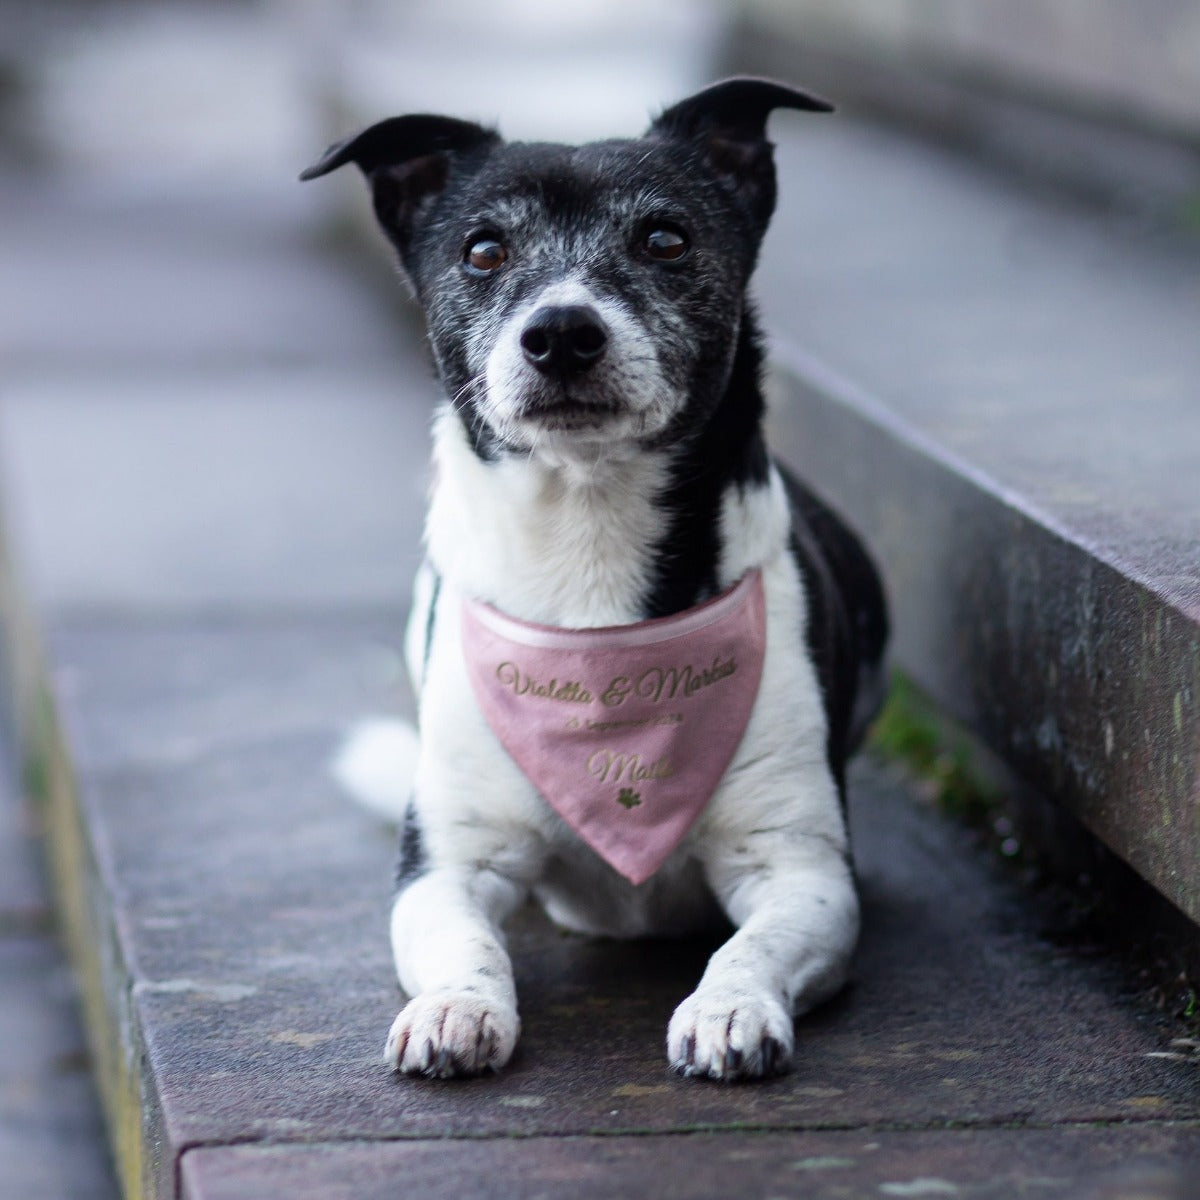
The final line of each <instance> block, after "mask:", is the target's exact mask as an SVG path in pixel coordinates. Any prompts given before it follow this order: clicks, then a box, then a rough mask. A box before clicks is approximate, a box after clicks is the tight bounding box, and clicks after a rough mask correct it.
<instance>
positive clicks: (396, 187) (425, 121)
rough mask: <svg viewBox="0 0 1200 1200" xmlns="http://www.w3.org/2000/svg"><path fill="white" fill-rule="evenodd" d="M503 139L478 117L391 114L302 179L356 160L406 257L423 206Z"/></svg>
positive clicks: (337, 147)
mask: <svg viewBox="0 0 1200 1200" xmlns="http://www.w3.org/2000/svg"><path fill="white" fill-rule="evenodd" d="M499 143H500V135H499V134H498V133H497V132H496V131H495V130H494V129H487V128H485V127H484V126H482V125H476V124H475V123H474V122H473V121H460V120H458V119H457V118H455V117H439V116H433V115H431V114H426V113H414V114H411V115H409V116H406V117H389V118H388V119H387V120H386V121H380V122H379V123H378V124H376V125H372V126H371V127H370V128H369V129H364V130H363V131H362V133H357V134H355V135H354V136H353V137H348V138H346V139H345V140H344V141H341V142H335V143H334V144H333V145H332V146H330V147H329V149H328V150H326V151H325V153H324V154H323V155H322V156H321V157H320V158H319V159H318V160H317V161H316V162H315V163H313V165H312V166H311V167H309V168H308V169H307V170H305V171H302V172H301V174H300V178H301V179H302V180H307V179H316V178H317V177H318V176H320V175H327V174H328V173H329V172H330V171H336V170H337V169H338V167H343V166H345V165H346V164H347V163H354V164H355V166H357V167H358V168H359V170H361V171H362V173H363V174H364V175H365V176H366V177H367V181H368V183H370V185H371V195H372V198H373V200H374V203H375V216H376V218H377V219H378V221H379V224H380V225H381V226H382V227H383V231H384V233H386V234H387V235H388V237H389V239H390V240H391V242H392V244H393V245H394V246H395V247H396V249H397V250H399V251H400V255H401V258H406V257H407V252H408V247H409V244H410V242H411V240H412V235H413V230H414V228H415V225H416V222H417V220H418V217H419V215H420V212H421V209H422V207H423V206H424V205H425V204H426V203H427V202H428V201H429V200H430V199H431V198H432V197H434V196H436V195H437V194H438V193H440V192H441V191H442V189H443V188H444V187H445V186H446V181H447V180H448V178H449V176H450V171H451V168H452V166H453V164H454V163H455V162H461V161H463V160H464V159H467V158H468V157H470V156H471V155H473V154H478V153H480V152H486V151H487V150H489V149H491V147H493V146H496V145H498V144H499Z"/></svg>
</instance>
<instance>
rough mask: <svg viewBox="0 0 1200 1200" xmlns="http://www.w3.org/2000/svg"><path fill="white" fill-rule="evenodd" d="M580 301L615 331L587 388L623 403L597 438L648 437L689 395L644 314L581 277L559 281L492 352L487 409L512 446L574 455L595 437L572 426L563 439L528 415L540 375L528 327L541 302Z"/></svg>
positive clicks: (519, 316)
mask: <svg viewBox="0 0 1200 1200" xmlns="http://www.w3.org/2000/svg"><path fill="white" fill-rule="evenodd" d="M560 305H564V306H565V305H579V306H583V307H588V308H591V309H593V310H594V311H595V312H596V314H597V315H598V316H599V318H600V320H601V321H602V322H603V324H604V327H605V330H606V332H607V334H608V346H607V349H606V352H605V370H604V371H603V372H598V373H596V374H595V375H594V376H589V378H588V379H587V380H586V381H585V383H584V384H582V385H580V387H581V390H582V391H585V392H589V391H590V392H592V393H593V398H594V399H598V400H599V399H608V400H610V401H612V402H614V403H619V404H620V406H621V409H622V411H621V413H620V415H619V416H617V415H612V414H609V415H607V416H606V417H605V419H604V422H603V428H602V429H600V428H598V429H597V430H596V435H595V438H594V439H593V441H592V445H593V446H594V447H596V448H597V449H599V448H601V447H609V446H611V445H612V443H613V442H614V441H618V440H620V439H622V438H634V437H639V438H646V437H652V436H653V435H654V434H656V433H659V432H661V431H662V430H663V429H665V428H666V426H667V423H668V422H669V421H670V419H671V417H672V416H674V414H675V412H676V410H677V409H678V408H679V406H680V405H681V404H682V403H683V402H684V399H685V397H684V396H683V395H682V394H681V393H680V392H679V391H678V390H677V389H675V388H672V387H670V386H668V382H667V379H666V378H665V376H664V375H663V372H662V368H661V367H660V365H659V361H658V353H657V351H656V349H655V341H654V338H653V337H652V336H651V333H650V331H649V330H647V329H646V328H645V327H644V326H643V325H642V323H641V322H640V321H638V320H637V319H636V318H635V317H634V316H633V314H632V313H630V312H629V310H628V309H627V308H626V307H625V306H624V305H622V304H620V303H619V302H618V301H616V300H613V299H609V298H604V297H599V296H597V295H596V294H595V293H594V292H592V291H591V290H590V289H589V288H587V287H586V286H585V285H584V284H582V283H581V282H578V281H577V280H573V279H570V278H567V279H562V280H557V281H555V282H554V283H552V284H550V285H549V286H548V287H545V288H543V289H542V290H541V291H540V292H539V293H538V294H537V295H536V296H534V297H533V298H532V299H531V300H529V301H528V302H527V303H526V304H524V305H522V306H521V307H520V308H518V309H517V310H516V311H515V312H513V313H512V315H511V316H510V317H509V318H508V320H506V321H505V323H504V325H503V326H502V327H501V329H500V331H499V334H498V336H497V337H496V340H495V342H494V344H493V345H492V347H491V349H490V352H489V354H488V356H487V369H486V371H485V373H484V378H485V381H486V384H487V386H486V389H485V395H484V403H483V415H484V417H485V418H486V420H487V421H488V423H489V424H490V425H491V426H492V427H493V428H494V429H496V430H498V431H499V432H500V433H501V434H502V436H503V437H504V438H505V440H506V441H508V442H509V443H510V444H512V445H517V446H524V447H527V448H531V449H533V450H535V451H536V450H538V449H539V448H543V449H548V448H551V447H554V446H556V445H557V446H559V447H561V449H562V450H564V451H566V452H567V453H568V454H572V455H573V454H574V453H575V452H576V447H578V446H579V445H580V443H581V442H582V443H584V444H586V443H587V441H588V439H587V437H586V435H585V436H583V437H581V436H580V431H577V430H576V431H572V433H571V436H570V438H569V439H557V438H556V437H555V435H554V434H553V432H548V431H547V430H546V429H545V428H544V427H543V425H542V423H541V422H540V421H538V420H536V419H532V418H529V417H525V416H523V415H522V404H523V400H524V397H525V396H526V394H527V393H528V391H529V389H530V387H533V386H536V385H537V384H538V383H539V381H540V379H539V375H538V372H537V370H536V369H535V368H534V367H532V366H531V365H530V364H529V362H528V360H527V359H526V357H525V354H524V352H523V351H522V349H521V342H520V339H521V334H522V332H523V331H524V329H525V326H526V324H527V323H528V321H529V318H530V317H531V316H532V315H533V314H534V313H535V312H536V311H537V310H538V309H540V308H544V307H548V306H560Z"/></svg>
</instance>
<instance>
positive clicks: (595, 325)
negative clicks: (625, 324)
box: [520, 304, 608, 380]
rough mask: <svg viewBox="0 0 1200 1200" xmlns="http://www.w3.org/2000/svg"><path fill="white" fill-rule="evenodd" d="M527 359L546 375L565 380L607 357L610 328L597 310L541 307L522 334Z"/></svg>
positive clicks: (523, 351) (571, 307) (559, 306)
mask: <svg viewBox="0 0 1200 1200" xmlns="http://www.w3.org/2000/svg"><path fill="white" fill-rule="evenodd" d="M520 341H521V351H522V353H523V354H524V355H525V360H526V361H527V362H528V363H529V364H530V365H531V366H533V367H534V368H535V369H536V370H538V371H539V372H541V374H543V375H548V376H553V377H556V378H558V379H562V380H566V379H569V378H571V377H572V376H575V375H582V374H583V373H584V372H585V371H590V370H591V369H592V367H594V366H595V365H596V363H598V362H599V361H600V359H601V358H603V357H604V351H605V348H606V347H607V345H608V329H607V327H606V326H605V324H604V322H603V321H602V320H601V318H600V314H599V313H598V312H596V310H595V309H594V308H590V307H589V306H587V305H584V304H567V305H558V306H547V307H544V308H539V309H538V310H537V311H536V312H535V313H534V314H533V316H531V317H530V318H529V321H528V323H527V324H526V326H525V328H524V329H523V330H522V331H521V339H520Z"/></svg>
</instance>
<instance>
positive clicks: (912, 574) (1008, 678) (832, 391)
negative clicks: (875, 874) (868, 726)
mask: <svg viewBox="0 0 1200 1200" xmlns="http://www.w3.org/2000/svg"><path fill="white" fill-rule="evenodd" d="M772 369H773V372H774V375H773V379H772V391H773V393H774V400H775V403H773V405H772V409H771V424H772V426H773V449H774V450H775V451H776V452H777V453H779V454H780V455H781V457H783V458H784V459H785V460H786V461H788V462H789V463H790V464H791V465H792V466H793V467H795V468H796V469H798V470H799V472H800V473H801V475H802V476H804V477H805V478H807V479H808V480H809V481H810V482H811V483H812V484H813V485H814V486H815V487H816V488H817V490H818V491H819V492H820V493H822V494H823V495H824V496H825V497H826V498H827V499H829V500H830V501H831V502H832V503H833V505H834V506H835V507H836V508H837V509H838V510H839V511H841V512H842V513H843V514H844V515H845V516H846V517H847V519H848V520H849V521H850V522H851V524H852V525H854V526H855V527H856V528H858V529H859V530H860V531H861V532H862V533H863V534H864V535H865V538H866V540H867V542H868V543H869V544H870V545H871V547H872V549H873V551H874V552H875V554H876V556H877V557H878V558H879V559H880V561H881V564H882V567H883V573H884V577H885V581H887V580H890V581H891V583H892V587H891V595H892V601H893V610H894V611H893V618H894V630H895V633H894V640H893V648H892V654H893V661H894V662H895V663H896V664H897V665H899V666H900V667H902V669H903V670H904V671H905V672H906V673H907V674H908V675H910V676H911V677H912V678H913V680H914V681H915V682H916V683H917V684H918V685H919V686H920V687H921V688H922V689H923V690H924V691H925V692H927V693H928V695H929V696H930V697H931V698H932V699H933V700H934V701H936V702H937V703H938V704H939V705H940V706H942V707H943V708H944V709H945V710H946V711H947V712H948V713H949V714H950V715H951V716H952V717H953V718H955V719H956V720H958V721H959V722H961V723H962V724H963V725H965V726H966V727H967V728H968V729H970V730H971V731H973V732H974V733H975V734H977V735H978V736H980V738H981V739H982V740H983V742H984V743H985V744H986V745H987V746H988V747H989V748H990V749H991V750H992V751H993V752H995V753H996V754H997V755H998V756H999V757H1000V759H1001V760H1002V761H1004V762H1005V763H1006V764H1007V765H1009V766H1010V767H1012V768H1013V769H1015V771H1016V772H1017V774H1018V775H1020V776H1021V777H1023V778H1024V779H1025V780H1026V781H1027V782H1028V783H1030V784H1031V785H1032V786H1033V787H1034V788H1035V789H1037V790H1038V791H1040V792H1041V793H1043V794H1044V795H1046V796H1047V797H1049V798H1051V799H1053V800H1055V801H1057V802H1059V803H1061V804H1062V805H1064V806H1065V807H1066V808H1067V809H1068V810H1069V811H1070V812H1071V813H1072V814H1073V815H1074V816H1075V817H1077V818H1078V819H1079V820H1080V821H1081V822H1082V823H1083V824H1084V826H1085V827H1086V828H1088V829H1089V830H1090V831H1091V832H1092V833H1093V834H1095V835H1096V836H1097V837H1098V838H1099V839H1100V840H1101V841H1102V842H1103V843H1104V844H1105V845H1107V846H1108V848H1109V849H1111V850H1113V851H1114V852H1115V853H1116V854H1117V855H1118V856H1119V857H1121V858H1122V859H1124V860H1125V861H1126V862H1127V863H1129V864H1130V865H1131V866H1132V867H1133V868H1134V869H1135V870H1136V871H1137V872H1138V874H1140V875H1141V876H1142V877H1143V878H1144V879H1145V880H1146V881H1147V882H1149V883H1150V884H1151V885H1152V886H1153V887H1154V888H1155V889H1156V890H1157V891H1159V892H1160V893H1161V894H1162V895H1164V896H1165V897H1166V898H1167V899H1168V900H1170V901H1171V902H1172V903H1173V904H1174V905H1175V906H1176V907H1177V908H1179V909H1180V910H1181V911H1182V912H1183V913H1184V914H1185V915H1186V916H1187V917H1188V918H1189V919H1190V920H1191V921H1192V922H1200V821H1197V820H1196V819H1195V806H1196V802H1197V798H1198V797H1200V761H1196V760H1197V757H1200V749H1198V748H1197V747H1196V746H1194V745H1193V746H1189V745H1188V738H1189V731H1191V730H1194V729H1195V728H1196V727H1197V726H1198V725H1200V621H1198V620H1197V617H1196V615H1195V614H1193V613H1190V612H1188V611H1186V610H1184V609H1183V608H1182V607H1181V606H1180V605H1178V604H1177V603H1176V602H1175V601H1174V600H1173V599H1172V598H1171V597H1169V596H1164V595H1161V594H1159V592H1157V591H1156V590H1155V589H1154V588H1153V587H1151V586H1150V585H1148V584H1147V583H1146V582H1145V581H1144V580H1141V579H1139V578H1137V577H1136V576H1135V575H1134V574H1132V573H1130V572H1129V571H1127V570H1126V569H1125V568H1124V566H1123V565H1122V564H1121V563H1119V562H1116V561H1109V560H1107V559H1106V558H1104V557H1103V556H1101V555H1100V554H1099V553H1098V552H1097V550H1096V548H1095V547H1093V546H1091V545H1089V544H1087V543H1086V542H1085V541H1084V540H1082V539H1080V538H1077V537H1076V536H1075V535H1073V534H1072V532H1071V531H1070V530H1069V529H1067V528H1064V527H1062V526H1061V525H1060V524H1059V523H1056V522H1054V521H1053V520H1051V519H1049V518H1048V517H1046V516H1045V515H1044V514H1043V513H1041V512H1039V511H1038V509H1037V507H1036V505H1034V504H1032V503H1030V502H1029V501H1028V500H1027V499H1026V498H1025V497H1024V496H1022V495H1020V494H1017V493H1015V492H1013V491H1012V490H1010V489H1006V488H1004V487H1002V486H1000V485H999V484H997V483H996V482H995V481H994V480H992V479H991V478H990V477H989V476H988V475H987V474H986V473H984V472H982V471H980V470H977V469H975V467H974V466H973V465H972V464H971V463H970V462H968V461H966V460H965V459H963V458H962V457H960V456H958V455H957V454H955V453H954V452H952V451H950V450H949V449H947V448H945V447H943V446H940V445H939V444H937V443H936V441H935V440H933V439H932V438H930V437H928V436H927V435H926V434H924V433H923V432H922V431H920V430H918V429H916V428H915V427H913V426H912V425H911V424H910V423H909V422H907V421H906V420H904V418H902V417H901V416H900V415H898V414H897V413H896V412H894V411H893V410H891V409H890V408H889V407H888V406H887V405H886V403H884V402H883V401H882V400H880V399H878V398H876V397H874V396H872V395H870V394H868V393H867V392H866V391H865V390H863V389H861V388H859V387H858V386H857V385H856V384H855V383H854V382H853V380H850V379H848V378H846V377H845V376H842V375H841V374H840V373H839V372H837V371H836V369H834V368H832V367H830V366H829V365H827V364H825V363H822V362H821V361H819V360H818V359H817V358H815V357H814V356H812V355H811V354H809V353H808V352H807V351H805V350H804V349H803V348H802V347H800V346H798V345H796V344H795V343H794V342H789V341H788V340H786V339H783V338H779V337H776V338H774V339H773V341H772ZM901 506H902V507H903V510H904V514H905V519H903V520H900V521H898V520H897V519H896V513H897V512H898V511H899V510H900V507H901ZM898 531H904V532H908V533H910V534H911V533H912V531H916V532H917V533H919V534H922V535H923V536H921V537H917V536H910V537H908V538H906V539H905V540H903V544H900V537H899V536H898ZM985 542H986V545H985V544H984V543H985ZM1006 559H1008V560H1010V561H1012V562H1018V563H1019V564H1020V568H1021V569H1020V570H1016V571H1008V572H1006V571H1005V570H1004V563H1005V560H1006ZM1027 576H1029V577H1035V578H1036V579H1038V580H1040V581H1041V586H1042V591H1041V593H1040V594H1039V593H1038V592H1037V589H1036V588H1035V589H1033V590H1030V589H1028V588H1027V587H1025V584H1024V580H1025V578H1026V577H1027ZM1078 596H1086V597H1089V598H1090V601H1089V603H1090V604H1091V605H1092V607H1091V609H1090V610H1089V609H1088V606H1087V605H1085V604H1082V603H1077V602H1076V599H1077V597H1078ZM964 597H969V598H970V599H969V600H964V599H963V598H964ZM1013 611H1015V612H1017V613H1019V614H1021V615H1022V617H1023V618H1025V619H1024V621H1023V622H1022V621H1016V622H1014V621H1012V620H1009V619H1008V616H1009V614H1011V613H1012V612H1013ZM1131 646H1133V647H1138V648H1139V653H1138V654H1137V656H1136V661H1135V664H1134V666H1133V668H1132V669H1130V668H1129V665H1128V663H1127V661H1125V660H1126V659H1127V657H1128V650H1129V647H1131ZM1072 648H1073V649H1072ZM1081 648H1082V649H1081ZM1193 740H1195V739H1193Z"/></svg>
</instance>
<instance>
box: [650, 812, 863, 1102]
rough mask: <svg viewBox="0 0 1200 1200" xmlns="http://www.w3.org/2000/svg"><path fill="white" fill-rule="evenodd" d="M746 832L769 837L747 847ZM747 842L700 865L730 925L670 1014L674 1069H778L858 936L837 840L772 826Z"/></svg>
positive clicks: (732, 1075)
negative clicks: (798, 1026) (803, 1018)
mask: <svg viewBox="0 0 1200 1200" xmlns="http://www.w3.org/2000/svg"><path fill="white" fill-rule="evenodd" d="M754 839H757V840H765V841H767V842H768V843H769V842H776V843H777V844H776V845H774V846H770V845H768V846H767V847H765V849H767V851H768V852H767V853H765V854H756V853H754V851H755V849H756V848H755V847H754V846H753V844H752V840H754ZM747 841H748V842H751V844H748V845H743V846H742V848H741V849H742V853H739V854H737V855H730V856H729V857H728V858H725V859H724V860H722V861H710V862H708V863H707V864H706V867H707V870H708V875H709V880H710V882H711V884H712V886H713V889H714V891H715V892H716V894H717V898H718V899H719V900H720V901H721V903H722V905H723V906H724V908H725V911H726V912H727V913H728V914H729V916H730V918H731V919H732V920H733V922H734V924H735V925H737V926H738V930H737V932H736V933H735V934H734V935H733V937H731V938H730V940H729V941H728V942H726V943H725V945H724V946H722V947H721V948H720V949H719V950H718V951H717V952H716V953H715V954H714V955H713V956H712V958H711V959H710V961H709V964H708V967H707V969H706V970H705V972H704V976H703V978H702V979H701V980H700V985H699V987H697V989H696V991H695V992H693V993H692V995H691V996H689V997H688V998H687V999H686V1000H684V1002H683V1003H682V1004H681V1005H680V1006H679V1007H678V1008H677V1009H676V1010H675V1015H674V1016H673V1017H672V1018H671V1023H670V1026H669V1028H668V1031H667V1054H668V1058H669V1059H670V1062H671V1066H672V1067H673V1068H674V1069H675V1070H676V1071H678V1072H679V1073H680V1074H683V1075H697V1076H710V1077H711V1078H714V1079H741V1078H754V1077H758V1076H764V1075H772V1074H777V1073H780V1072H782V1071H786V1070H787V1069H788V1066H789V1063H790V1059H791V1053H792V1045H793V1040H794V1035H793V1019H794V1017H795V1016H796V1015H797V1014H798V1013H800V1012H804V1011H805V1010H807V1009H809V1008H811V1007H813V1005H815V1004H817V1003H819V1002H820V1001H821V1000H824V999H825V998H827V997H828V996H831V995H832V994H833V993H834V992H836V991H837V990H838V988H840V987H841V986H842V984H843V982H844V981H845V976H846V971H847V968H848V965H849V960H850V955H851V953H852V951H853V949H854V944H855V941H856V940H857V937H858V898H857V896H856V894H855V889H854V882H853V879H852V877H851V872H850V868H849V866H848V865H847V863H846V859H845V855H844V853H843V851H842V848H841V847H840V846H835V845H833V844H832V843H830V842H829V841H828V840H826V839H823V838H813V839H804V838H801V837H796V836H789V835H788V834H787V833H784V832H780V831H776V832H774V833H765V832H764V833H763V834H761V835H752V838H751V839H747ZM780 841H782V842H783V844H782V845H780V844H778V843H779V842H780ZM747 855H749V856H750V857H752V858H754V859H757V862H756V863H755V864H754V865H749V864H748V863H747Z"/></svg>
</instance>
